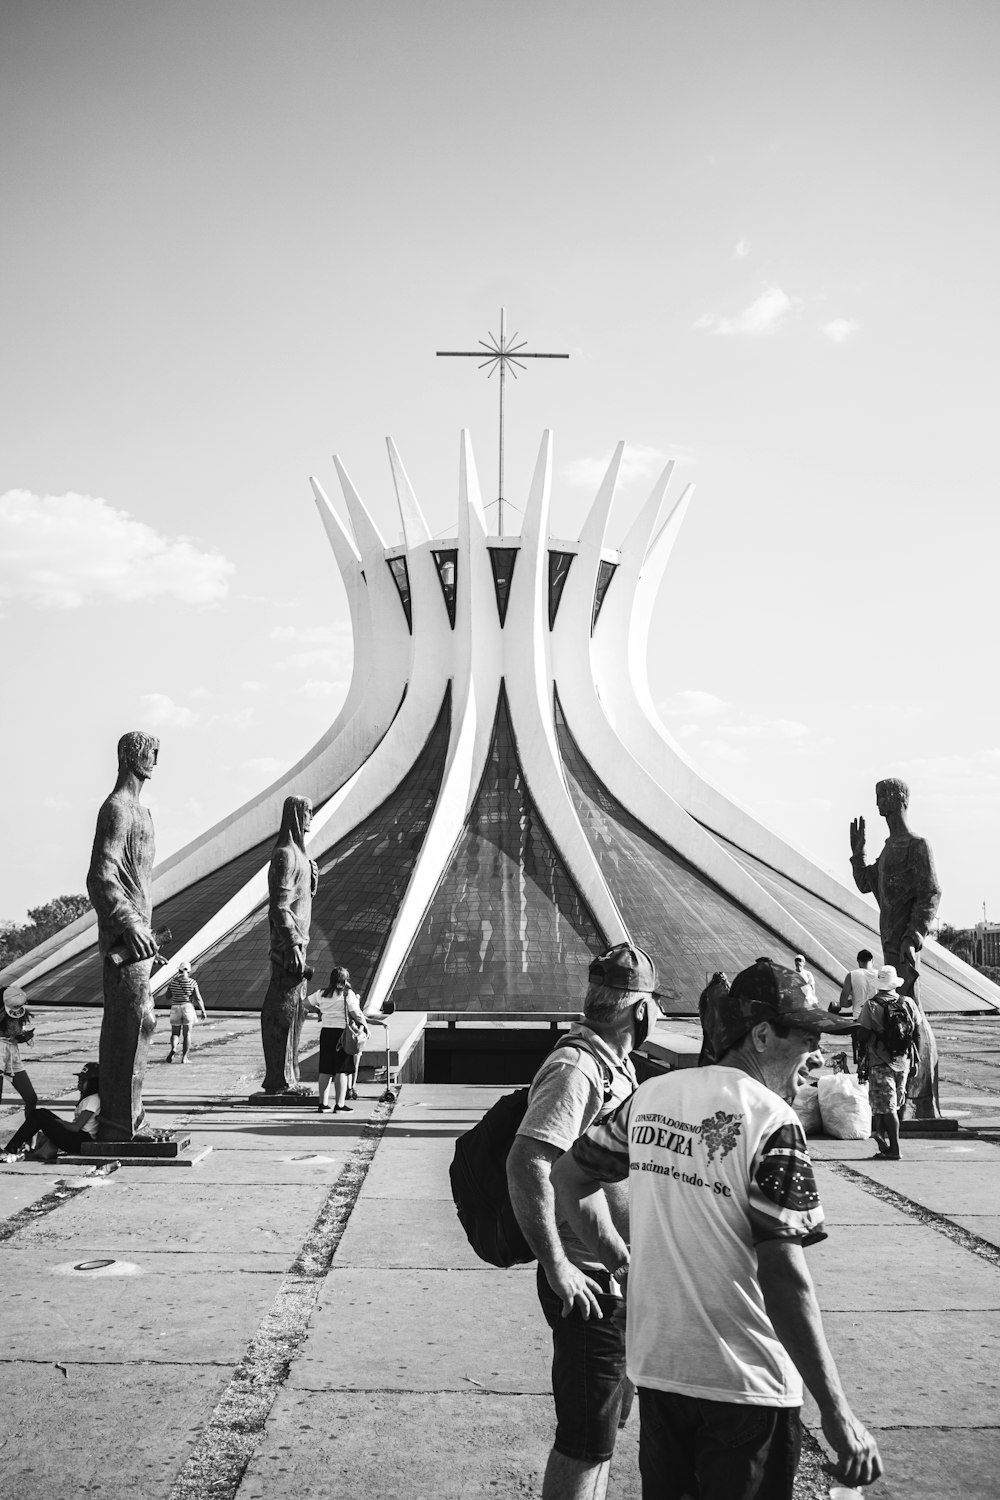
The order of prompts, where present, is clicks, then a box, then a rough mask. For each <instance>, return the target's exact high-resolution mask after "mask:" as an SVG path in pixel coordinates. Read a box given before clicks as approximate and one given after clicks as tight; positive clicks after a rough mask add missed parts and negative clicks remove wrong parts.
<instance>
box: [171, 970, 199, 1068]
mask: <svg viewBox="0 0 1000 1500" xmlns="http://www.w3.org/2000/svg"><path fill="white" fill-rule="evenodd" d="M167 999H168V1000H169V1001H170V1051H169V1052H168V1053H167V1062H168V1063H169V1062H173V1060H174V1058H175V1056H176V1055H177V1039H178V1037H180V1038H181V1046H182V1049H183V1050H182V1051H181V1062H182V1063H186V1062H187V1060H188V1052H189V1051H190V1050H191V1027H192V1026H193V1025H194V1024H195V1009H194V1007H195V1002H197V1005H198V1009H199V1010H200V1011H201V1019H202V1020H203V1021H207V1020H208V1017H207V1015H206V1014H205V1002H204V1000H203V999H202V998H201V990H200V989H199V988H198V986H197V984H196V983H195V981H194V980H193V979H192V978H191V965H190V964H189V963H188V961H187V959H184V961H183V962H182V963H180V964H179V965H178V966H177V973H176V974H175V975H174V977H173V979H171V981H170V983H169V984H168V985H167Z"/></svg>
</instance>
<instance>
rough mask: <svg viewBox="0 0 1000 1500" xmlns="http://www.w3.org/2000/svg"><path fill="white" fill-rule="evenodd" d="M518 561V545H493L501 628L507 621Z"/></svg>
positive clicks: (492, 561)
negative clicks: (512, 583) (512, 582)
mask: <svg viewBox="0 0 1000 1500" xmlns="http://www.w3.org/2000/svg"><path fill="white" fill-rule="evenodd" d="M516 562H517V548H516V547H491V548H490V567H491V568H492V569H493V587H494V589H495V590H496V596H497V612H498V613H499V615H500V629H501V630H502V629H503V627H504V625H505V624H506V622H507V603H508V601H509V599H510V585H511V579H512V578H513V577H514V564H515V563H516Z"/></svg>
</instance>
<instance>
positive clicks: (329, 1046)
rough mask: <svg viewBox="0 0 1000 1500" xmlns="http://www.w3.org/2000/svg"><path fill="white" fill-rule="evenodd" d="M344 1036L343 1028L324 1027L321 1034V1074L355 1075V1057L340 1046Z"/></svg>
mask: <svg viewBox="0 0 1000 1500" xmlns="http://www.w3.org/2000/svg"><path fill="white" fill-rule="evenodd" d="M343 1034H344V1028H343V1026H323V1027H321V1028H320V1033H319V1071H320V1072H321V1073H330V1074H333V1073H353V1072H354V1056H353V1054H352V1053H350V1052H345V1051H344V1049H343V1047H341V1046H339V1045H338V1044H339V1042H340V1038H341V1037H342V1036H343Z"/></svg>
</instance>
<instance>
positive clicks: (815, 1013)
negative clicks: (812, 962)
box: [705, 958, 854, 1058]
mask: <svg viewBox="0 0 1000 1500" xmlns="http://www.w3.org/2000/svg"><path fill="white" fill-rule="evenodd" d="M759 1021H784V1022H786V1023H787V1024H788V1025H791V1026H795V1027H797V1028H798V1029H799V1030H801V1031H811V1032H813V1033H815V1035H816V1036H817V1037H818V1036H819V1034H820V1032H822V1031H832V1032H844V1031H850V1029H851V1027H852V1026H853V1025H854V1020H853V1017H849V1016H835V1015H831V1013H830V1012H829V1011H828V1010H825V1009H824V1008H823V1006H821V1005H820V1003H819V1001H818V1000H817V999H816V992H815V990H814V989H813V987H812V984H811V983H810V982H809V980H807V979H804V978H803V976H802V975H801V974H796V972H795V970H794V969H786V968H783V967H782V965H781V964H776V963H772V962H771V961H770V960H769V959H760V958H759V959H758V960H757V962H756V963H755V964H753V965H751V967H750V968H749V969H743V970H742V971H741V972H740V973H739V974H737V976H736V978H735V979H734V980H733V983H732V987H731V989H730V991H729V993H728V995H719V996H718V997H716V999H715V1000H714V1003H713V1004H712V1006H711V1007H710V1014H709V1015H707V1016H706V1018H705V1026H706V1031H708V1032H709V1037H708V1040H709V1042H710V1045H711V1050H712V1054H713V1056H715V1057H717V1058H719V1057H722V1055H723V1054H724V1053H725V1052H728V1051H729V1049H730V1047H735V1046H737V1045H738V1043H740V1042H741V1041H742V1040H743V1038H744V1037H745V1036H746V1034H747V1032H748V1031H750V1030H752V1028H753V1027H754V1026H756V1025H757V1023H758V1022H759Z"/></svg>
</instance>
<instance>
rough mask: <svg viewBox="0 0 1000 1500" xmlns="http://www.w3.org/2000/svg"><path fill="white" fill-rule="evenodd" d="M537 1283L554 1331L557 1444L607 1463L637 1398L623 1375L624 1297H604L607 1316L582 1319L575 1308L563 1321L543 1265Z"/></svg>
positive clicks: (586, 1460)
mask: <svg viewBox="0 0 1000 1500" xmlns="http://www.w3.org/2000/svg"><path fill="white" fill-rule="evenodd" d="M595 1279H596V1280H600V1279H601V1278H600V1277H597V1278H595ZM537 1285H538V1300H539V1302H540V1303H541V1304H542V1312H543V1313H544V1314H545V1321H546V1322H547V1323H548V1325H549V1327H550V1328H551V1329H552V1395H553V1396H554V1398H555V1403H556V1437H555V1443H554V1444H553V1446H554V1447H555V1449H556V1452H557V1453H561V1454H563V1456H564V1457H566V1458H576V1459H579V1460H580V1461H581V1462H583V1463H591V1464H603V1463H606V1462H607V1461H608V1459H609V1458H610V1457H611V1455H612V1454H613V1453H614V1451H615V1438H616V1437H617V1435H618V1428H619V1426H624V1424H625V1421H626V1419H627V1417H628V1414H629V1412H630V1411H631V1409H632V1397H633V1396H634V1394H635V1388H634V1386H633V1385H632V1382H631V1381H630V1380H629V1378H628V1376H627V1375H626V1374H625V1298H624V1297H604V1296H602V1297H601V1298H600V1304H601V1312H602V1313H603V1314H604V1316H603V1318H584V1317H582V1316H581V1315H580V1313H579V1312H577V1310H576V1309H575V1308H574V1309H573V1311H572V1312H571V1313H570V1315H569V1317H568V1318H564V1317H563V1316H562V1301H561V1299H560V1298H559V1297H557V1296H556V1294H555V1292H554V1291H553V1290H552V1288H551V1287H550V1286H549V1283H548V1280H547V1279H546V1275H545V1272H544V1271H543V1270H542V1268H541V1266H539V1268H538V1277H537Z"/></svg>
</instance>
